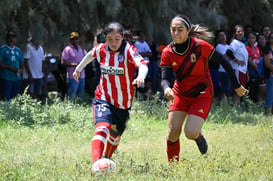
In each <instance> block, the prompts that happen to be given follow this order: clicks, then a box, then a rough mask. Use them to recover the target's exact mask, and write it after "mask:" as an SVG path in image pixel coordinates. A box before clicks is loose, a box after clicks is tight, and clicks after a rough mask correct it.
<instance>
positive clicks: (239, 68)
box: [226, 25, 248, 104]
mask: <svg viewBox="0 0 273 181" xmlns="http://www.w3.org/2000/svg"><path fill="white" fill-rule="evenodd" d="M243 37H244V28H243V26H241V25H236V26H235V28H234V39H233V40H232V41H231V43H230V47H229V48H228V50H227V51H226V55H227V57H229V59H230V60H231V61H230V63H231V66H232V67H233V69H234V72H235V74H236V77H237V79H238V80H239V82H240V84H241V85H242V86H244V87H246V82H247V65H248V52H247V49H246V46H245V44H244V43H243V42H242V39H243ZM233 101H234V103H236V104H240V102H241V99H240V97H239V96H237V95H236V94H234V96H233Z"/></svg>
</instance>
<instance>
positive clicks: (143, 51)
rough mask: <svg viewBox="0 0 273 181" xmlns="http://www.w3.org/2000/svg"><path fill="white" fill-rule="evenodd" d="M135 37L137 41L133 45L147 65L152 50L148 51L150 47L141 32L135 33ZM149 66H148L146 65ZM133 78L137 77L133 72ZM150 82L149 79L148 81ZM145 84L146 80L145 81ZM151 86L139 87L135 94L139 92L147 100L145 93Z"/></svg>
mask: <svg viewBox="0 0 273 181" xmlns="http://www.w3.org/2000/svg"><path fill="white" fill-rule="evenodd" d="M136 35H137V40H136V41H135V43H134V46H135V47H136V49H137V51H138V52H139V54H140V55H141V56H142V57H143V58H144V60H145V61H146V63H147V64H149V63H150V58H151V57H152V50H151V49H150V46H149V44H148V42H147V41H146V40H145V35H144V33H143V32H142V31H138V32H137V33H136ZM148 66H149V65H148ZM150 71H151V70H150V68H149V71H148V75H149V74H150ZM135 74H136V75H135V77H136V76H137V72H135ZM147 78H149V76H147ZM149 80H150V79H149ZM145 81H146V82H147V81H148V80H145ZM150 85H151V84H145V85H143V86H141V87H140V88H138V89H137V92H140V93H141V95H142V97H141V98H143V99H147V98H148V97H146V95H147V94H146V93H147V91H148V90H149V89H150V88H151V87H147V86H150ZM136 96H137V97H138V94H136Z"/></svg>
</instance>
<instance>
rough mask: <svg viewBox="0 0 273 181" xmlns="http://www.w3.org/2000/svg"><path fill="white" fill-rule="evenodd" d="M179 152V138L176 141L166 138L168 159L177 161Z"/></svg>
mask: <svg viewBox="0 0 273 181" xmlns="http://www.w3.org/2000/svg"><path fill="white" fill-rule="evenodd" d="M179 153H180V142H179V140H178V141H176V142H171V141H168V140H167V155H168V161H169V162H173V161H179Z"/></svg>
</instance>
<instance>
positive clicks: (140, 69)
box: [137, 64, 148, 79]
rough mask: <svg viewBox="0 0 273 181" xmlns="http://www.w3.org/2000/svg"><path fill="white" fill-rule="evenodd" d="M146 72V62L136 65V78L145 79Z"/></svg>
mask: <svg viewBox="0 0 273 181" xmlns="http://www.w3.org/2000/svg"><path fill="white" fill-rule="evenodd" d="M147 74H148V66H147V65H146V64H141V65H140V66H139V67H138V76H137V77H138V78H141V79H145V78H146V76H147Z"/></svg>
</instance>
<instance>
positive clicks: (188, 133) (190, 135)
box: [185, 130, 199, 140]
mask: <svg viewBox="0 0 273 181" xmlns="http://www.w3.org/2000/svg"><path fill="white" fill-rule="evenodd" d="M198 135H199V132H198V131H195V130H185V136H186V137H187V138H188V139H191V140H194V139H196V138H197V137H198Z"/></svg>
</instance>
